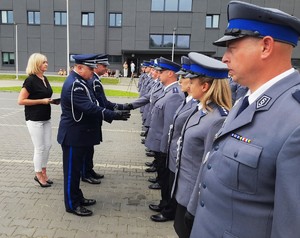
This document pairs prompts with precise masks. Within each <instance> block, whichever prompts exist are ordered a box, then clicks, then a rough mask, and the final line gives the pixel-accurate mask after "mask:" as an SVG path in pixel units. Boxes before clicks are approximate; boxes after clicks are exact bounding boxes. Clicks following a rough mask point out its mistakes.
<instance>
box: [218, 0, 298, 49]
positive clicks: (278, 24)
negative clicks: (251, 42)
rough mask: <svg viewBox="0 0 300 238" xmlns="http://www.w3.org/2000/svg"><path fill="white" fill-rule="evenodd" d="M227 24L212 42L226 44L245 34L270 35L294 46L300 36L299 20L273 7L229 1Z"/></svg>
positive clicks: (254, 35)
mask: <svg viewBox="0 0 300 238" xmlns="http://www.w3.org/2000/svg"><path fill="white" fill-rule="evenodd" d="M227 17H228V26H227V29H226V30H225V34H224V36H223V37H222V38H220V39H219V40H217V41H215V42H214V43H213V44H214V45H217V46H223V47H224V46H226V43H227V42H228V41H232V40H235V39H239V38H242V37H245V36H252V37H264V36H271V37H273V38H274V40H275V41H280V42H284V43H287V44H290V45H293V46H296V45H297V43H298V40H299V36H300V20H299V19H298V18H296V17H294V16H291V15H289V14H287V13H285V12H283V11H280V10H278V9H275V8H264V7H260V6H257V5H254V4H250V3H246V2H241V1H231V2H230V3H229V4H228V7H227Z"/></svg>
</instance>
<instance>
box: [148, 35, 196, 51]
mask: <svg viewBox="0 0 300 238" xmlns="http://www.w3.org/2000/svg"><path fill="white" fill-rule="evenodd" d="M174 40H175V41H174V43H175V48H177V49H189V48H190V35H175V39H174ZM172 46H173V35H171V34H169V35H150V48H172Z"/></svg>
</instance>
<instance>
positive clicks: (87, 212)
mask: <svg viewBox="0 0 300 238" xmlns="http://www.w3.org/2000/svg"><path fill="white" fill-rule="evenodd" d="M66 211H67V212H69V213H73V214H75V215H77V216H82V217H84V216H91V215H92V214H93V212H92V211H91V210H89V209H86V208H85V207H83V206H78V207H76V208H75V209H74V210H71V209H67V210H66Z"/></svg>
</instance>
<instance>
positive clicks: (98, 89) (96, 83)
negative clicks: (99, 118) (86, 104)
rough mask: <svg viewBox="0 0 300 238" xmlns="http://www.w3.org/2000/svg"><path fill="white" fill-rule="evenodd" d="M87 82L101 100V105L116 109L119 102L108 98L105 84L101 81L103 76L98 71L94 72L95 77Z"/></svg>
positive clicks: (99, 100)
mask: <svg viewBox="0 0 300 238" xmlns="http://www.w3.org/2000/svg"><path fill="white" fill-rule="evenodd" d="M87 82H88V85H89V86H90V87H91V88H92V89H93V91H94V92H95V96H96V98H97V100H98V102H99V106H102V107H105V108H107V109H109V110H114V108H115V107H117V105H118V104H117V103H113V102H111V101H109V100H108V99H107V97H106V95H105V92H104V88H103V85H102V83H101V78H100V77H99V76H98V75H97V74H96V73H94V77H93V78H92V79H91V80H88V81H87Z"/></svg>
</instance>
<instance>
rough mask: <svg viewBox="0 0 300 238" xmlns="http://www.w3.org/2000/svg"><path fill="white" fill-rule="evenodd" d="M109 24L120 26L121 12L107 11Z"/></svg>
mask: <svg viewBox="0 0 300 238" xmlns="http://www.w3.org/2000/svg"><path fill="white" fill-rule="evenodd" d="M109 26H110V27H121V26H122V14H121V13H109Z"/></svg>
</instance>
